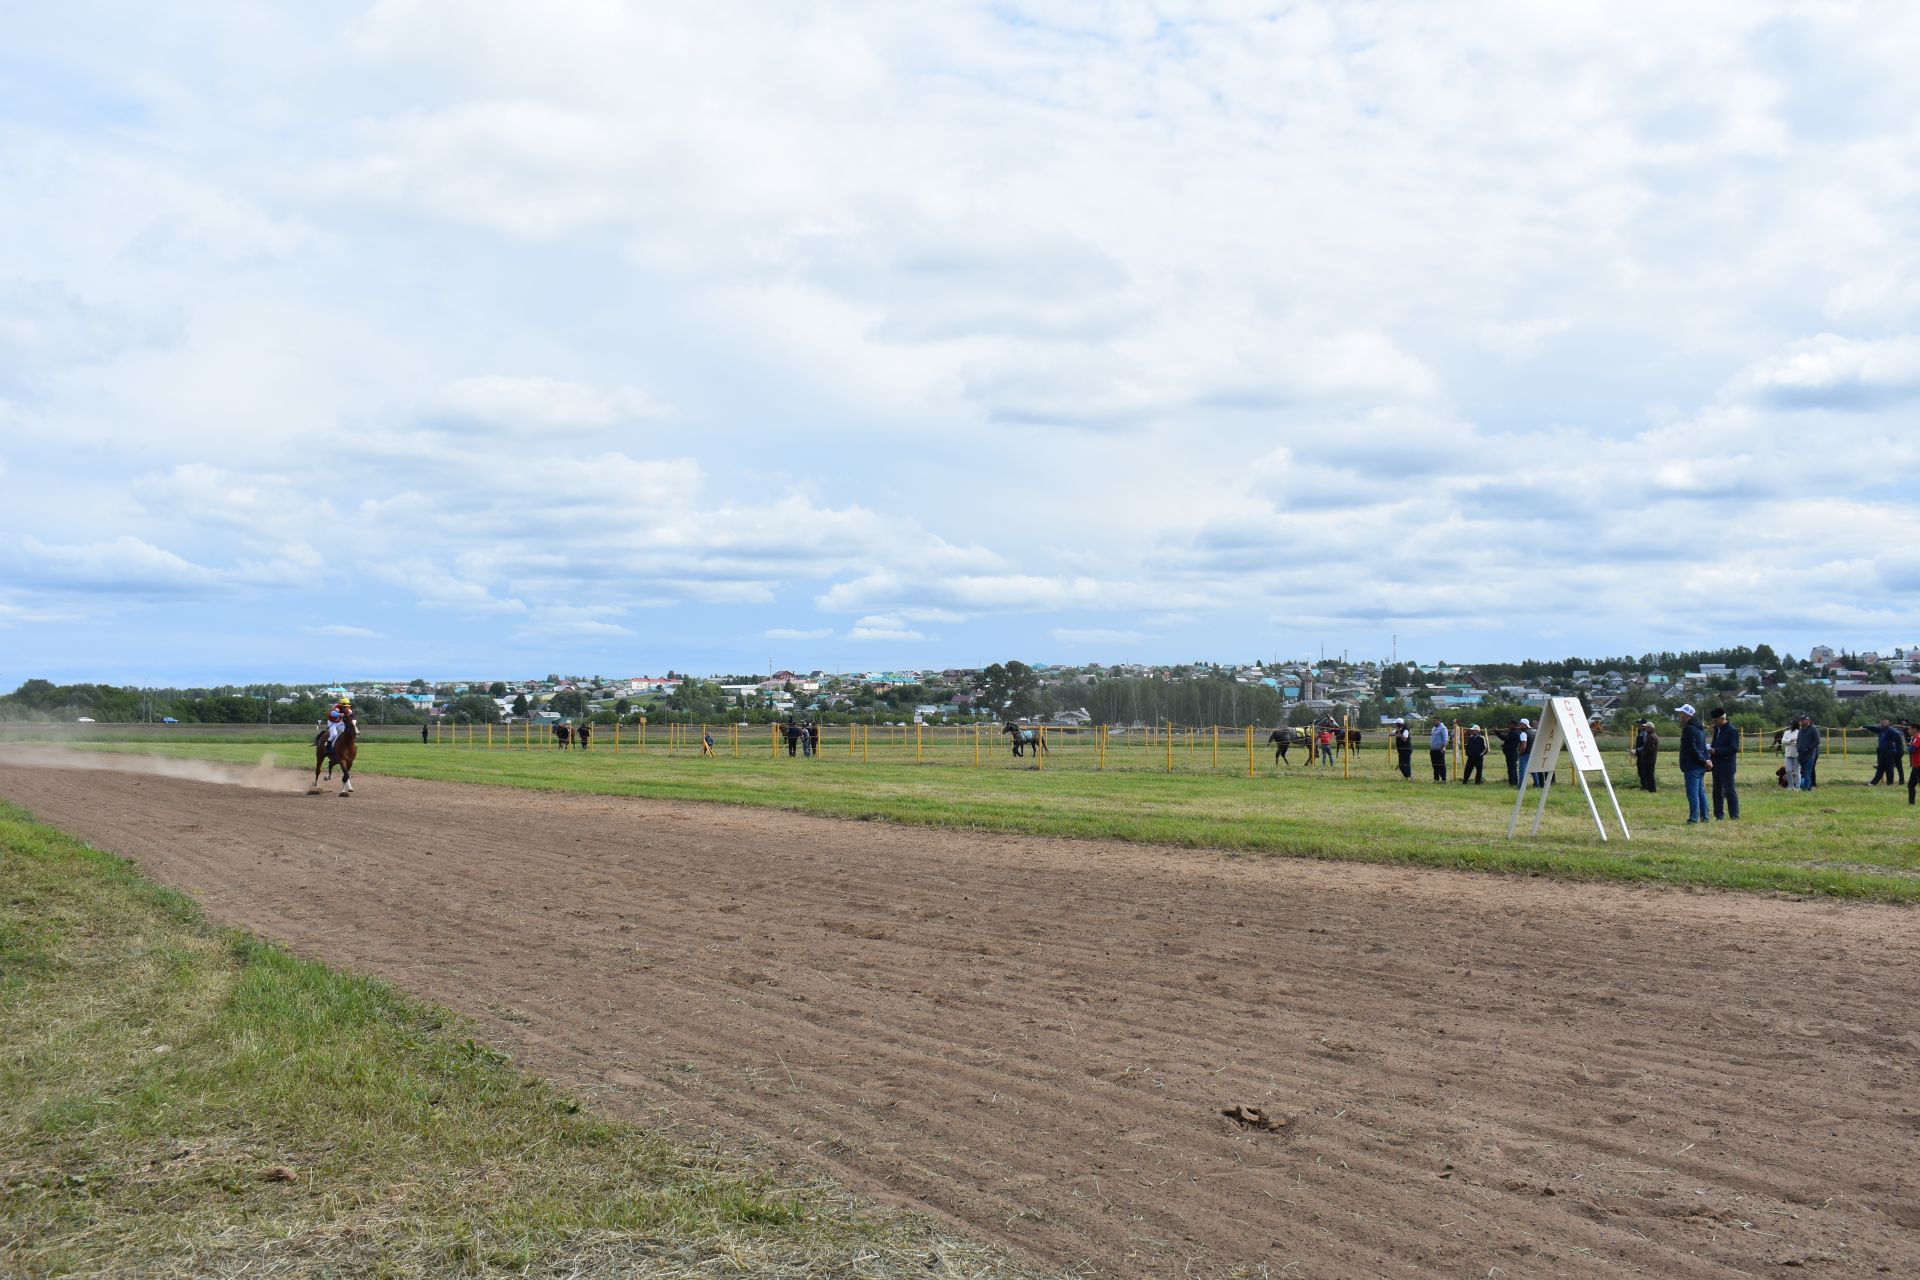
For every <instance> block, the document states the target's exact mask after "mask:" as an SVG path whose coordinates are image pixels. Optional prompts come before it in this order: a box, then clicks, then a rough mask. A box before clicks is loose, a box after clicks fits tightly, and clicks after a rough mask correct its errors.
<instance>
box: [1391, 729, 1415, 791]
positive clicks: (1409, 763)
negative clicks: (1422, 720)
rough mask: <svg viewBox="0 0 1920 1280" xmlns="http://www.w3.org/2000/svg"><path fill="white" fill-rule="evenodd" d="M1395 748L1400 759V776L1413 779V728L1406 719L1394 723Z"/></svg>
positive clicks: (1408, 779)
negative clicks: (1408, 726) (1410, 727)
mask: <svg viewBox="0 0 1920 1280" xmlns="http://www.w3.org/2000/svg"><path fill="white" fill-rule="evenodd" d="M1393 750H1394V754H1395V755H1397V756H1398V757H1399V759H1400V776H1401V777H1403V778H1405V779H1407V781H1409V782H1411V781H1413V730H1411V729H1409V728H1407V722H1406V721H1405V720H1400V721H1396V722H1395V723H1394V729H1393Z"/></svg>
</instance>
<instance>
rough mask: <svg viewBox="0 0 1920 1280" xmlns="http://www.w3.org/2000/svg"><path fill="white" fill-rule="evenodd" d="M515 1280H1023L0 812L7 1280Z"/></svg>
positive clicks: (0, 1246) (9, 810) (0, 1266)
mask: <svg viewBox="0 0 1920 1280" xmlns="http://www.w3.org/2000/svg"><path fill="white" fill-rule="evenodd" d="M936 1254H937V1255H938V1256H939V1259H940V1267H939V1269H938V1271H937V1272H935V1271H932V1270H930V1267H929V1261H928V1259H929V1258H930V1257H931V1256H933V1255H936ZM530 1269H531V1270H533V1271H537V1273H538V1274H541V1275H556V1276H557V1275H569V1276H580V1277H601V1276H605V1277H612V1276H620V1277H655V1276H658V1277H665V1276H675V1277H681V1276H692V1275H701V1276H712V1275H720V1276H725V1275H740V1276H763V1275H782V1276H816V1275H817V1276H851V1275H863V1276H873V1277H893V1276H904V1275H916V1276H919V1275H928V1274H940V1275H954V1276H962V1277H968V1276H973V1277H985V1276H1005V1275H1011V1274H1015V1273H1014V1272H1013V1271H1011V1270H1010V1269H1008V1268H1005V1267H1004V1266H1002V1265H1001V1264H1000V1263H998V1262H996V1261H995V1260H994V1259H992V1258H989V1257H987V1256H985V1255H983V1254H981V1253H980V1252H979V1251H977V1250H974V1249H972V1248H970V1247H967V1246H964V1245H958V1244H954V1243H952V1242H947V1241H943V1240H941V1239H939V1238H937V1237H935V1236H934V1235H933V1234H932V1233H931V1231H930V1229H929V1228H928V1227H926V1226H925V1225H924V1224H920V1223H917V1222H916V1221H914V1220H911V1219H905V1218H900V1217H881V1216H868V1215H863V1214H861V1213H860V1212H859V1211H858V1210H857V1208H856V1207H855V1206H853V1205H852V1204H851V1203H850V1202H849V1201H847V1200H846V1199H845V1197H843V1196H841V1195H839V1194H837V1193H835V1192H833V1191H832V1189H831V1188H825V1187H804V1186H803V1187H794V1186H791V1185H783V1186H776V1185H774V1184H772V1183H770V1182H768V1181H767V1179H766V1178H765V1177H764V1176H761V1175H757V1174H755V1173H754V1172H753V1171H752V1170H750V1169H747V1168H743V1167H741V1166H740V1165H739V1164H737V1163H733V1162H729V1161H726V1160H722V1159H720V1158H717V1157H713V1156H710V1155H703V1154H697V1153H693V1154H690V1153H688V1152H685V1151H681V1150H676V1149H674V1148H673V1147H670V1146H669V1145H667V1144H666V1143H664V1142H662V1141H660V1140H658V1139H657V1138H655V1137H653V1136H651V1135H649V1134H648V1133H646V1132H643V1131H641V1130H639V1129H637V1128H635V1127H633V1126H631V1125H626V1124H621V1123H617V1122H614V1121H611V1120H608V1119H605V1118H602V1117H597V1116H595V1115H593V1114H591V1113H590V1112H587V1111H583V1110H582V1109H581V1107H580V1106H579V1104H578V1103H576V1102H575V1101H574V1100H572V1099H570V1098H568V1097H567V1096H565V1095H564V1094H562V1093H559V1092H557V1091H556V1090H554V1089H553V1088H551V1087H549V1086H547V1085H545V1084H543V1083H541V1082H540V1081H538V1080H535V1079H532V1078H530V1077H527V1076H525V1075H523V1074H522V1073H520V1072H518V1071H516V1070H515V1069H514V1068H513V1067H512V1065H511V1064H510V1063H509V1062H508V1061H507V1060H506V1055H504V1054H502V1053H500V1052H498V1051H496V1050H494V1049H492V1048H490V1047H488V1046H487V1045H485V1044H482V1043H478V1042H476V1041H475V1040H474V1039H473V1038H472V1035H471V1029H470V1028H468V1027H466V1026H465V1025H463V1024H462V1023H461V1022H460V1021H459V1020H458V1019H456V1018H454V1017H453V1016H451V1015H449V1014H447V1013H445V1012H444V1011H442V1010H439V1009H435V1008H433V1007H430V1006H427V1005H423V1004H420V1003H418V1002H415V1001H412V1000H409V999H406V998H404V997H402V996H400V995H398V994H397V993H395V992H394V991H392V990H391V989H389V988H388V987H386V986H385V985H383V984H381V983H378V982H374V981H371V980H368V979H365V978H359V977H352V976H346V975H342V974H339V973H336V972H333V971H331V970H328V969H326V968H324V967H322V966H320V965H317V964H311V963H307V962H304V961H300V960H296V959H293V958H292V957H290V956H288V955H287V954H285V953H284V952H282V951H280V950H278V949H276V948H274V947H272V946H270V945H268V944H266V943H263V942H261V941H259V940H257V939H255V938H252V937H249V936H247V935H244V934H240V933H231V932H219V931H216V930H214V929H212V928H210V927H209V926H208V925H207V924H205V923H204V922H203V921H202V920H201V919H200V916H199V913H198V911H197V909H196V908H195V907H194V905H193V904H192V903H191V902H190V901H189V900H187V899H186V898H184V897H182V896H180V895H178V894H176V893H173V892H170V891H168V890H165V889H161V888H158V887H156V886H154V885H153V884H151V883H150V882H148V881H146V880H144V879H142V878H141V877H140V876H139V875H138V874H137V873H136V872H134V871H133V870H132V869H131V867H130V866H129V865H128V864H127V863H125V862H123V861H121V860H120V859H118V858H115V857H112V856H110V855H108V854H104V853H100V852H96V851H94V850H91V849H89V848H87V847H85V846H84V845H81V844H79V843H78V842H76V841H74V840H72V839H70V838H68V837H66V836H64V835H62V834H60V833H59V832H56V831H53V830H51V829H49V828H47V827H44V826H41V825H39V824H37V823H34V822H32V821H30V820H28V819H27V817H26V815H25V814H23V813H22V812H21V811H19V810H18V809H15V808H13V807H11V806H8V805H5V804H0V1274H4V1275H7V1276H23V1277H25V1276H114V1277H126V1276H142V1275H165V1276H187V1275H191V1276H224V1275H243V1274H244V1275H268V1274H271V1275H276V1276H316V1277H317V1276H347V1275H351V1276H386V1277H411V1276H419V1277H439V1276H450V1275H471V1276H485V1275H522V1274H528V1272H529V1270H530Z"/></svg>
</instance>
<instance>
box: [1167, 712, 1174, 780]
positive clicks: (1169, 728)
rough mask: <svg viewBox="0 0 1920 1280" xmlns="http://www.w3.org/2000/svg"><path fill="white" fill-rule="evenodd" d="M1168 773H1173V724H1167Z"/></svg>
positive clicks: (1170, 722)
mask: <svg viewBox="0 0 1920 1280" xmlns="http://www.w3.org/2000/svg"><path fill="white" fill-rule="evenodd" d="M1167 772H1168V773H1172V772H1173V722H1172V721H1171V720H1169V721H1168V722H1167Z"/></svg>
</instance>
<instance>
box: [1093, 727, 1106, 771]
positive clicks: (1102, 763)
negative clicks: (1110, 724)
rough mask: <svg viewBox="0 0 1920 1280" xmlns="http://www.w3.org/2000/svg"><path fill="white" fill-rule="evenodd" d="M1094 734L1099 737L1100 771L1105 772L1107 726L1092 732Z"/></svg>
mask: <svg viewBox="0 0 1920 1280" xmlns="http://www.w3.org/2000/svg"><path fill="white" fill-rule="evenodd" d="M1094 732H1096V733H1098V734H1099V735H1100V738H1099V743H1100V769H1101V771H1102V772H1105V771H1106V767H1107V726H1105V725H1101V726H1100V727H1099V728H1098V729H1096V730H1094Z"/></svg>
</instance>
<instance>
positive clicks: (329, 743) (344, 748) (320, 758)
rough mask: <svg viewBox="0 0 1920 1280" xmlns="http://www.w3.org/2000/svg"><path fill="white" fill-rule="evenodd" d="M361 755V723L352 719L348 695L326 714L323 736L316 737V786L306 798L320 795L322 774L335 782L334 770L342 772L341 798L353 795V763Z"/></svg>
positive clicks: (351, 705) (314, 782)
mask: <svg viewBox="0 0 1920 1280" xmlns="http://www.w3.org/2000/svg"><path fill="white" fill-rule="evenodd" d="M359 754H360V723H359V721H357V720H355V719H354V718H353V700H352V699H351V698H349V697H348V696H347V695H346V694H344V693H343V694H341V695H340V700H339V701H338V702H336V703H334V704H333V707H332V708H331V709H330V710H329V711H328V712H327V718H326V721H325V723H323V724H322V725H321V726H320V732H318V733H316V734H314V735H313V785H312V786H310V787H308V788H307V794H308V795H310V796H312V795H318V794H320V770H321V769H322V768H323V767H324V768H325V769H326V771H327V780H328V781H332V780H333V770H334V766H336V765H338V766H339V768H340V794H341V795H343V796H350V795H352V794H353V762H354V759H355V758H356V757H357V756H358V755H359Z"/></svg>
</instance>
